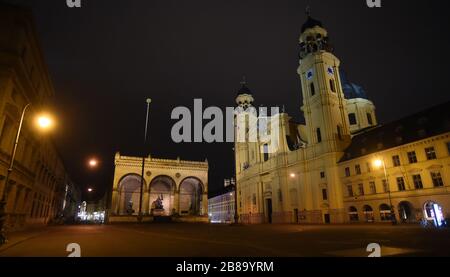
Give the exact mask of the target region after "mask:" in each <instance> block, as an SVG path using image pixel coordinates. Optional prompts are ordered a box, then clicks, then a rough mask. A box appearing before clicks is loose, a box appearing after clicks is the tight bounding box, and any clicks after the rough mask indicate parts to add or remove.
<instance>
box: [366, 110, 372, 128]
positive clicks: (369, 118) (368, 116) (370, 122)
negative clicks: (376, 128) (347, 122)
mask: <svg viewBox="0 0 450 277" xmlns="http://www.w3.org/2000/svg"><path fill="white" fill-rule="evenodd" d="M367 122H368V123H369V125H373V119H372V114H370V113H367Z"/></svg>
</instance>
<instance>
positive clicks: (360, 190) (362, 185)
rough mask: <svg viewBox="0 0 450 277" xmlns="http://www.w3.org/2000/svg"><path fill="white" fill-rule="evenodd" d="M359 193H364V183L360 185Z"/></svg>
mask: <svg viewBox="0 0 450 277" xmlns="http://www.w3.org/2000/svg"><path fill="white" fill-rule="evenodd" d="M358 191H359V195H364V184H359V185H358Z"/></svg>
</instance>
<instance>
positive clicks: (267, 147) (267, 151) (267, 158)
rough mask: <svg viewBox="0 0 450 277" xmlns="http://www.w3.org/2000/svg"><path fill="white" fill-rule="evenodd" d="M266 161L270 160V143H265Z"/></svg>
mask: <svg viewBox="0 0 450 277" xmlns="http://www.w3.org/2000/svg"><path fill="white" fill-rule="evenodd" d="M263 148H264V161H265V162H267V161H268V160H269V145H268V144H264V146H263Z"/></svg>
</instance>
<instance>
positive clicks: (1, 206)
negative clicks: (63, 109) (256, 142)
mask: <svg viewBox="0 0 450 277" xmlns="http://www.w3.org/2000/svg"><path fill="white" fill-rule="evenodd" d="M30 106H31V103H28V104H27V105H25V107H24V108H23V110H22V115H21V117H20V122H19V128H17V133H16V139H15V142H14V147H13V149H12V152H11V156H10V157H11V159H10V162H9V168H8V171H7V172H6V177H5V189H4V190H3V195H2V197H1V198H0V245H2V244H4V243H6V242H7V238H6V232H5V229H4V226H5V220H6V216H5V212H6V211H5V210H6V200H7V199H8V190H7V189H6V188H7V187H8V183H9V178H10V176H11V173H12V171H13V169H14V160H15V159H16V152H17V147H18V145H19V139H20V134H21V132H22V127H23V122H24V119H25V114H26V112H27V110H28V108H29V107H30ZM35 123H36V126H37V127H38V128H39V129H41V130H48V129H50V128H51V127H52V126H53V120H52V119H51V117H49V116H48V115H40V116H37V117H36V119H35Z"/></svg>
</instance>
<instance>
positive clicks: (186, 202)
mask: <svg viewBox="0 0 450 277" xmlns="http://www.w3.org/2000/svg"><path fill="white" fill-rule="evenodd" d="M144 172H145V173H144V184H143V194H142V205H141V209H142V215H143V216H144V217H145V220H152V219H153V217H154V216H171V217H173V218H180V220H190V219H191V220H194V221H196V220H203V221H207V220H208V197H207V196H208V162H207V161H205V162H194V161H183V160H180V159H177V160H168V159H156V158H152V157H147V158H146V160H145V170H144ZM141 176H142V158H139V157H127V156H122V155H120V153H117V154H116V156H115V171H114V183H113V192H112V207H111V216H110V217H109V221H110V222H118V221H119V222H120V221H136V218H137V216H138V214H139V206H140V205H139V202H140V201H141V200H140V199H141V179H142V178H141Z"/></svg>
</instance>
